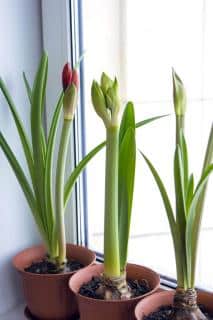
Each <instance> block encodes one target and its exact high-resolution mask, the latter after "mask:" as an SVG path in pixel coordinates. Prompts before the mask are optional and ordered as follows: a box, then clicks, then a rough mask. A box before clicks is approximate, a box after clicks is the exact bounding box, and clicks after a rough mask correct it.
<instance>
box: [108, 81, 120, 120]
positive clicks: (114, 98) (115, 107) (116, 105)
mask: <svg viewBox="0 0 213 320" xmlns="http://www.w3.org/2000/svg"><path fill="white" fill-rule="evenodd" d="M106 102H107V108H108V109H110V110H111V112H112V115H113V113H115V114H117V113H118V112H119V110H120V98H119V95H118V82H117V79H116V78H115V80H114V82H113V85H112V86H111V87H110V88H108V90H107V93H106Z"/></svg>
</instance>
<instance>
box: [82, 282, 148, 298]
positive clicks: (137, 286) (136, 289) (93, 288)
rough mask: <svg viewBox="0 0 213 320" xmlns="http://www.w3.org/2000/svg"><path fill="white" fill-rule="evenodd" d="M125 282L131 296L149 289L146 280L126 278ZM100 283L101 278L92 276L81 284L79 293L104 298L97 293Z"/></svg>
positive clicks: (133, 296) (89, 296)
mask: <svg viewBox="0 0 213 320" xmlns="http://www.w3.org/2000/svg"><path fill="white" fill-rule="evenodd" d="M127 283H128V286H129V288H130V291H131V293H132V298H136V297H139V296H142V295H144V294H145V293H147V292H149V291H150V287H149V284H148V282H147V281H146V280H127ZM101 285H102V281H101V278H100V277H93V278H92V280H90V281H89V282H88V283H85V284H83V285H82V286H81V288H80V290H79V293H80V294H81V295H82V296H85V297H88V298H93V299H99V300H104V296H103V295H101V294H99V293H97V290H98V288H99V287H100V286H101Z"/></svg>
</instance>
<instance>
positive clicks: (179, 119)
mask: <svg viewBox="0 0 213 320" xmlns="http://www.w3.org/2000/svg"><path fill="white" fill-rule="evenodd" d="M181 130H182V131H183V132H184V116H183V115H181V116H178V115H176V145H177V144H180V133H181Z"/></svg>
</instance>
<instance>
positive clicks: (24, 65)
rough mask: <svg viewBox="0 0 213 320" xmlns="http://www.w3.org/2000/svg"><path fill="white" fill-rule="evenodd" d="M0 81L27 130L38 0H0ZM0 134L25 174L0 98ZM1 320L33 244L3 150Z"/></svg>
mask: <svg viewBox="0 0 213 320" xmlns="http://www.w3.org/2000/svg"><path fill="white" fill-rule="evenodd" d="M0 21H1V28H0V43H1V50H0V76H1V77H2V78H3V79H4V80H5V81H6V83H7V85H8V87H9V89H10V93H11V95H12V96H13V98H14V100H15V102H16V104H17V108H18V111H19V113H20V114H21V117H22V119H23V121H24V124H25V126H26V128H27V132H30V131H29V124H30V122H29V104H28V101H27V97H26V94H25V90H24V85H23V81H22V71H23V70H25V71H26V73H27V75H28V77H29V80H30V82H31V83H32V79H33V76H34V73H35V70H36V67H37V65H38V62H39V58H40V54H41V51H42V36H41V34H42V33H41V3H40V0H0ZM0 130H1V131H2V132H3V133H4V135H5V136H6V137H7V140H8V141H9V143H10V145H11V146H12V149H13V151H15V154H16V155H17V157H18V159H19V160H20V162H21V165H22V167H23V168H24V169H25V168H26V164H25V161H24V157H23V153H22V150H21V146H20V143H19V137H18V134H17V131H16V128H15V126H14V125H13V120H12V117H11V114H10V112H9V109H8V108H7V105H6V103H5V100H4V98H3V96H2V94H1V93H0ZM0 195H1V201H0V317H1V315H2V314H4V313H5V312H7V311H8V310H9V309H11V308H13V307H14V306H15V305H17V304H18V303H20V302H21V301H22V296H21V288H20V281H19V277H18V275H17V274H16V272H15V271H14V270H13V268H12V266H11V258H12V256H13V255H15V254H16V253H17V252H18V251H20V250H21V249H23V248H25V247H28V246H31V245H33V244H34V243H38V241H39V236H38V234H37V231H36V228H35V225H34V222H33V219H32V216H31V212H30V210H29V208H28V205H27V204H26V201H25V198H24V196H23V194H22V191H21V189H20V187H19V185H18V183H17V182H16V178H15V177H14V175H13V173H12V171H11V169H10V167H9V165H8V163H7V161H6V159H5V157H4V155H3V153H2V151H1V150H0Z"/></svg>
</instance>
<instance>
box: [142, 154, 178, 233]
mask: <svg viewBox="0 0 213 320" xmlns="http://www.w3.org/2000/svg"><path fill="white" fill-rule="evenodd" d="M139 151H140V150H139ZM140 153H141V155H142V156H143V158H144V159H145V161H146V163H147V165H148V167H149V169H150V170H151V172H152V175H153V177H154V179H155V182H156V183H157V186H158V188H159V191H160V194H161V197H162V200H163V203H164V207H165V209H166V213H167V217H168V221H169V225H170V228H171V232H172V236H173V238H174V237H175V234H176V222H175V218H174V213H173V209H172V206H171V202H170V200H169V197H168V194H167V191H166V188H165V186H164V184H163V182H162V180H161V178H160V176H159V174H158V172H157V170H156V169H155V167H154V166H153V164H152V163H151V162H150V160H149V159H148V158H147V157H146V156H145V155H144V154H143V153H142V152H141V151H140Z"/></svg>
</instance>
